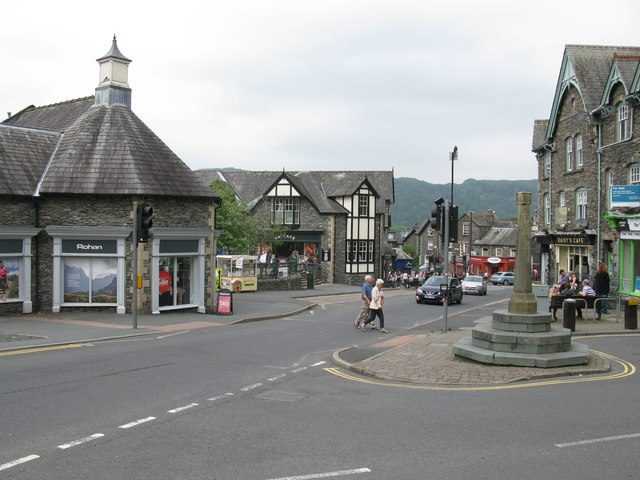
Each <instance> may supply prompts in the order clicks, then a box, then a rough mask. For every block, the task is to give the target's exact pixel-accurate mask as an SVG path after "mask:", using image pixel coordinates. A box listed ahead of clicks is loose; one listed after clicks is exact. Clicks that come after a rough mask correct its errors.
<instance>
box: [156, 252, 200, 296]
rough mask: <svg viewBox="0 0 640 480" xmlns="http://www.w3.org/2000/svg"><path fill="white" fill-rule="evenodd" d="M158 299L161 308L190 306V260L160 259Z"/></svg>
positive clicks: (188, 258)
mask: <svg viewBox="0 0 640 480" xmlns="http://www.w3.org/2000/svg"><path fill="white" fill-rule="evenodd" d="M159 261H160V271H159V278H158V298H159V304H160V306H161V307H166V306H178V305H189V304H192V303H193V302H192V299H191V292H192V291H193V289H192V283H193V280H192V268H191V264H192V258H191V257H160V259H159Z"/></svg>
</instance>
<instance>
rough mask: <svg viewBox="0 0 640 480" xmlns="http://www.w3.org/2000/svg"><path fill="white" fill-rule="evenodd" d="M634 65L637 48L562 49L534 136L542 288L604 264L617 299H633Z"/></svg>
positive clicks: (637, 237) (639, 273) (638, 170)
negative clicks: (562, 273)
mask: <svg viewBox="0 0 640 480" xmlns="http://www.w3.org/2000/svg"><path fill="white" fill-rule="evenodd" d="M639 65H640V47H615V46H584V45H567V46H566V47H565V51H564V54H563V57H562V63H561V67H560V73H559V77H558V82H557V85H556V90H555V94H554V98H553V103H552V107H551V114H550V116H549V118H548V119H544V120H536V121H535V122H534V129H533V152H534V153H535V155H536V160H537V162H538V199H539V200H538V201H539V205H538V219H537V224H538V231H537V232H536V234H535V237H536V239H537V241H538V243H539V244H540V247H541V251H540V262H539V263H540V266H541V270H542V272H543V273H544V274H545V275H543V279H544V280H546V283H551V282H553V281H555V280H556V279H557V276H558V271H559V270H560V269H564V270H568V271H573V272H575V273H576V274H577V275H578V277H580V278H590V277H592V276H593V274H594V273H595V271H596V269H597V267H598V264H599V262H605V263H606V264H607V265H608V267H609V272H610V274H611V276H612V277H613V279H614V282H612V283H614V284H615V287H616V288H619V290H620V292H622V293H626V294H630V295H639V293H638V292H640V284H637V282H638V280H637V279H638V278H639V277H640V255H638V253H637V252H638V247H640V243H639V242H640V211H639V210H638V209H639V208H640V151H639V149H638V145H639V143H638V134H639V133H640V126H639V124H638V122H634V121H633V120H634V116H636V115H637V114H638V111H639V103H640V69H639Z"/></svg>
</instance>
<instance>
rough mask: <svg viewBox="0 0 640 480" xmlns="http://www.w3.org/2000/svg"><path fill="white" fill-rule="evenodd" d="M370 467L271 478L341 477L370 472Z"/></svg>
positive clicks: (303, 479) (301, 479)
mask: <svg viewBox="0 0 640 480" xmlns="http://www.w3.org/2000/svg"><path fill="white" fill-rule="evenodd" d="M370 472H371V470H369V469H368V468H354V469H353V470H340V471H339V472H325V473H312V474H310V475H297V476H295V477H281V478H271V479H269V480H310V479H313V478H328V477H341V476H343V475H354V474H356V473H370Z"/></svg>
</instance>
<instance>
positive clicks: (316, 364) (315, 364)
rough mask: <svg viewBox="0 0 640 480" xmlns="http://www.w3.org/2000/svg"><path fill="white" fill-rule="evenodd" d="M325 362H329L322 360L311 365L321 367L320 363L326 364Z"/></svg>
mask: <svg viewBox="0 0 640 480" xmlns="http://www.w3.org/2000/svg"><path fill="white" fill-rule="evenodd" d="M325 363H327V362H325V361H322V362H318V363H314V364H313V365H311V366H312V367H319V366H320V365H324V364H325Z"/></svg>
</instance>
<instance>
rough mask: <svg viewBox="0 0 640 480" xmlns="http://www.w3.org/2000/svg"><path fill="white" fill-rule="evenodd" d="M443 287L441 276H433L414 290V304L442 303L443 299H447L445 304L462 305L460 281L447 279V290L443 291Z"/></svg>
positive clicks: (451, 278)
mask: <svg viewBox="0 0 640 480" xmlns="http://www.w3.org/2000/svg"><path fill="white" fill-rule="evenodd" d="M442 286H444V277H443V276H437V275H436V276H433V277H429V279H428V280H427V281H426V282H424V283H423V284H422V286H421V287H419V288H418V289H417V290H416V302H417V303H443V302H444V299H445V298H446V299H447V304H448V305H451V304H452V303H462V286H461V285H460V280H458V279H457V278H453V277H450V278H449V288H448V289H447V288H446V287H445V289H444V290H443V289H442V288H441V287H442Z"/></svg>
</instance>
